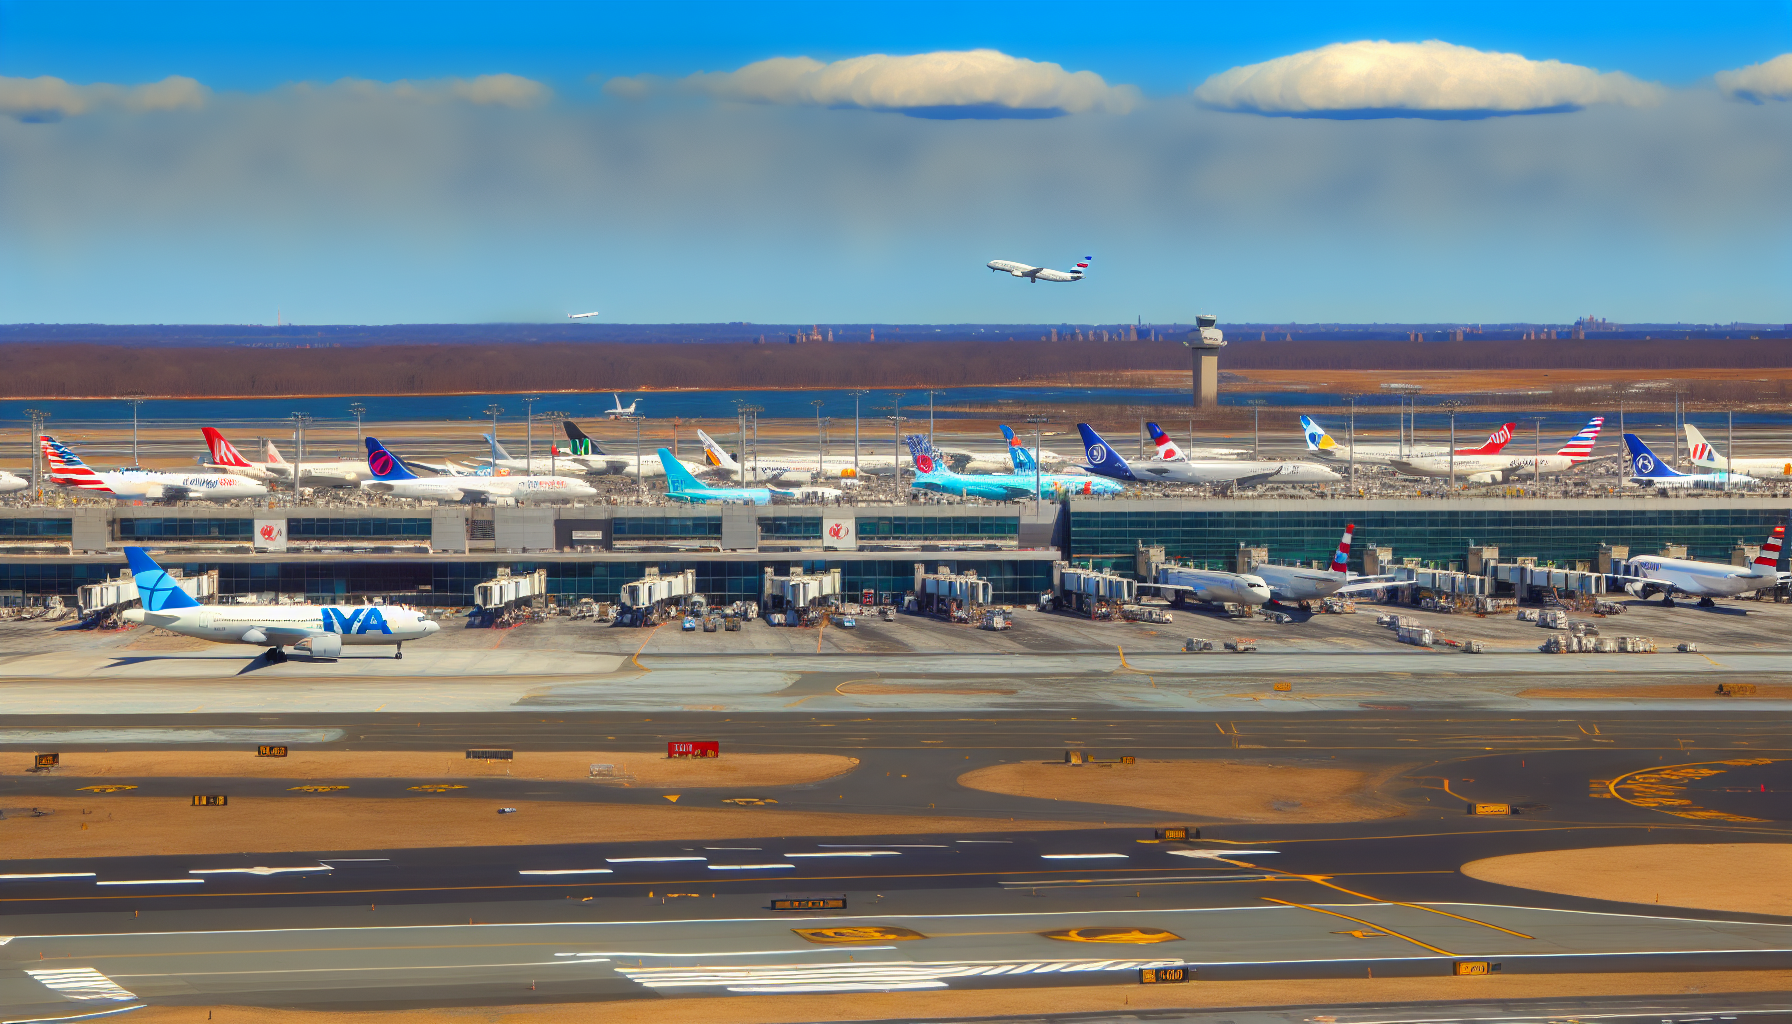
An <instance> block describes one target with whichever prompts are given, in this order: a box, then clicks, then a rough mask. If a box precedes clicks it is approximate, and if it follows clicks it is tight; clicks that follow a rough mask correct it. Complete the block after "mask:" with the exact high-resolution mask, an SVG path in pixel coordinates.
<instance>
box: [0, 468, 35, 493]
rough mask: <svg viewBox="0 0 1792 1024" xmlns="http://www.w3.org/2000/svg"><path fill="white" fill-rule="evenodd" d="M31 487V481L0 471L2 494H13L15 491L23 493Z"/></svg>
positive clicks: (0, 491)
mask: <svg viewBox="0 0 1792 1024" xmlns="http://www.w3.org/2000/svg"><path fill="white" fill-rule="evenodd" d="M30 486H31V481H30V480H29V479H27V478H25V477H22V476H17V475H15V474H12V473H8V472H6V471H5V470H0V494H11V493H12V492H14V491H22V490H24V489H25V488H27V487H30Z"/></svg>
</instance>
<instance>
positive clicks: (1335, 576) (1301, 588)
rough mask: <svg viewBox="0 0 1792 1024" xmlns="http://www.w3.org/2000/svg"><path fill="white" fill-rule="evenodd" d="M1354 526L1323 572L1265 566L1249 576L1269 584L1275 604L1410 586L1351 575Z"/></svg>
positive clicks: (1387, 578)
mask: <svg viewBox="0 0 1792 1024" xmlns="http://www.w3.org/2000/svg"><path fill="white" fill-rule="evenodd" d="M1355 533H1356V524H1354V523H1351V524H1347V525H1346V526H1345V527H1344V537H1343V539H1341V540H1339V541H1338V550H1337V551H1335V552H1333V553H1332V561H1331V565H1330V566H1329V567H1327V568H1325V569H1308V568H1304V567H1302V566H1298V565H1271V564H1269V563H1267V562H1264V563H1259V564H1257V565H1253V566H1251V573H1252V575H1255V576H1256V577H1258V578H1259V579H1261V580H1263V582H1265V583H1267V584H1269V594H1270V598H1271V599H1272V600H1274V601H1276V602H1277V603H1278V604H1292V603H1299V602H1301V601H1320V600H1324V599H1325V598H1328V597H1333V596H1335V595H1338V594H1361V593H1366V592H1369V591H1375V590H1382V589H1385V588H1390V587H1401V586H1412V584H1411V583H1396V582H1394V577H1393V576H1392V575H1387V576H1364V575H1361V574H1360V573H1353V572H1351V571H1350V567H1349V563H1350V541H1351V537H1352V536H1353V535H1354V534H1355Z"/></svg>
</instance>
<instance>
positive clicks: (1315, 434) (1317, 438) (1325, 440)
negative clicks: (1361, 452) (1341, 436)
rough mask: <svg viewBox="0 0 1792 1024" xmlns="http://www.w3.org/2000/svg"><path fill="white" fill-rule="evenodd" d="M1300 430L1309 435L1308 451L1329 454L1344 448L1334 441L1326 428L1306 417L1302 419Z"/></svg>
mask: <svg viewBox="0 0 1792 1024" xmlns="http://www.w3.org/2000/svg"><path fill="white" fill-rule="evenodd" d="M1300 428H1301V429H1302V430H1303V431H1305V432H1306V435H1307V451H1310V452H1329V451H1331V450H1333V449H1335V448H1339V447H1342V446H1341V445H1339V444H1338V442H1336V441H1334V440H1332V435H1330V434H1328V433H1326V432H1325V428H1324V427H1322V426H1320V425H1319V424H1317V423H1315V422H1313V421H1312V420H1311V419H1310V418H1308V417H1306V416H1302V417H1301V418H1300Z"/></svg>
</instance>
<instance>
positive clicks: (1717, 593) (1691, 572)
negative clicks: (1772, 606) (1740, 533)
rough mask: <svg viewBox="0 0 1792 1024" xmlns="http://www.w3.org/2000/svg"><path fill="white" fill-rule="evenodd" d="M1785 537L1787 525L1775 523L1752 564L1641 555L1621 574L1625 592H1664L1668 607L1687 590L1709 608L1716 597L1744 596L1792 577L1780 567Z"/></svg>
mask: <svg viewBox="0 0 1792 1024" xmlns="http://www.w3.org/2000/svg"><path fill="white" fill-rule="evenodd" d="M1785 539H1786V527H1785V526H1784V525H1781V526H1776V527H1774V528H1773V535H1772V536H1770V537H1768V538H1767V543H1765V544H1763V545H1761V553H1760V554H1759V555H1756V556H1755V560H1754V561H1753V562H1751V563H1749V564H1748V565H1726V564H1724V563H1722V562H1699V561H1694V560H1692V559H1687V558H1666V557H1664V556H1661V555H1640V556H1638V557H1636V558H1632V559H1629V560H1628V561H1626V562H1625V563H1624V572H1623V573H1622V574H1620V575H1619V578H1620V579H1622V580H1625V581H1626V582H1625V584H1624V590H1625V592H1627V593H1630V594H1635V595H1636V596H1637V597H1640V598H1643V599H1644V600H1647V599H1649V598H1650V597H1653V596H1655V595H1656V594H1660V595H1661V596H1662V597H1661V603H1662V605H1663V606H1664V607H1668V608H1672V607H1673V606H1674V595H1675V594H1684V595H1685V596H1687V597H1696V598H1698V599H1699V607H1701V608H1709V607H1711V606H1712V605H1714V604H1716V603H1717V602H1715V601H1714V600H1712V599H1713V598H1717V597H1740V596H1741V595H1743V594H1752V593H1754V592H1755V591H1757V590H1765V589H1767V588H1768V587H1777V586H1779V585H1780V584H1781V583H1784V582H1787V581H1788V580H1792V573H1786V572H1780V571H1779V564H1780V545H1781V544H1783V543H1784V542H1785Z"/></svg>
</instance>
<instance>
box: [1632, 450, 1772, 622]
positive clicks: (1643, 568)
mask: <svg viewBox="0 0 1792 1024" xmlns="http://www.w3.org/2000/svg"><path fill="white" fill-rule="evenodd" d="M1625 436H1626V437H1629V436H1631V435H1629V434H1626V435H1625ZM1785 540H1786V527H1785V525H1784V524H1781V525H1779V526H1776V527H1774V528H1773V534H1772V536H1770V537H1768V538H1767V543H1765V544H1763V545H1761V553H1760V554H1759V555H1756V556H1755V560H1754V561H1753V562H1751V563H1749V564H1748V565H1729V564H1726V563H1723V562H1701V561H1697V560H1695V559H1689V558H1667V557H1665V556H1662V555H1639V556H1637V557H1635V558H1631V559H1628V560H1626V561H1625V562H1624V566H1623V568H1624V572H1623V573H1620V574H1617V575H1618V578H1619V579H1622V580H1625V581H1626V582H1625V584H1624V590H1625V592H1626V593H1630V594H1634V595H1636V596H1637V597H1640V598H1643V599H1644V600H1648V599H1649V598H1651V597H1653V596H1655V595H1656V594H1660V595H1661V603H1662V605H1663V606H1664V607H1667V608H1672V607H1673V606H1674V595H1675V594H1680V595H1684V596H1686V597H1696V598H1698V599H1699V607H1701V608H1709V607H1711V606H1712V605H1714V604H1716V603H1717V602H1716V601H1715V600H1714V599H1715V598H1719V597H1740V596H1742V595H1743V594H1752V593H1754V592H1755V591H1757V590H1765V589H1767V588H1768V587H1777V586H1779V585H1780V584H1781V583H1785V582H1787V581H1788V580H1792V573H1787V572H1780V571H1779V564H1780V547H1781V545H1782V544H1784V543H1785Z"/></svg>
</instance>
